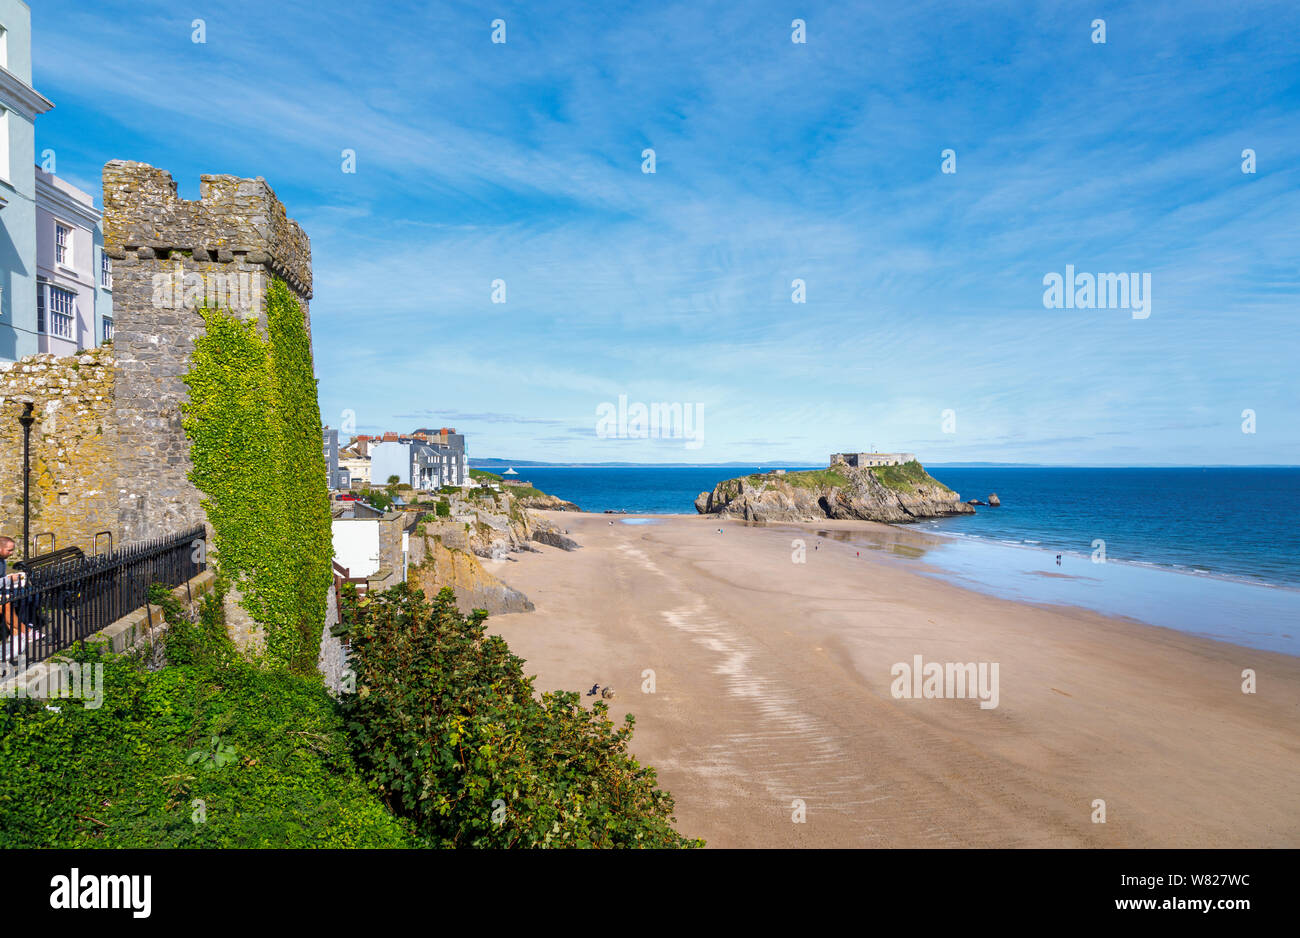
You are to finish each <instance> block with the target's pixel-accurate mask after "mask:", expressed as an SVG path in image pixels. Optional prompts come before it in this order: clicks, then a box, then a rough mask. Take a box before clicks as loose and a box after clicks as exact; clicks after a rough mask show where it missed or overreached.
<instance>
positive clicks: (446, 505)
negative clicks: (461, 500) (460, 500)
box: [435, 498, 451, 518]
mask: <svg viewBox="0 0 1300 938" xmlns="http://www.w3.org/2000/svg"><path fill="white" fill-rule="evenodd" d="M435 510H436V511H437V514H438V517H439V518H450V517H451V503H450V502H448V501H447V499H445V498H440V499H438V505H437V508H436V509H435Z"/></svg>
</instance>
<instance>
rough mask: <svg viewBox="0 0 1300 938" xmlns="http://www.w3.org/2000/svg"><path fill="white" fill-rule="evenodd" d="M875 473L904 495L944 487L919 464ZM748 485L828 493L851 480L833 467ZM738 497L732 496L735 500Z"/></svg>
mask: <svg viewBox="0 0 1300 938" xmlns="http://www.w3.org/2000/svg"><path fill="white" fill-rule="evenodd" d="M871 472H872V473H873V474H874V475H875V477H876V478H877V479H879V480H880V482H881V483H882V484H883V485H887V486H888V487H889V488H892V489H897V490H899V491H903V492H911V491H914V490H915V488H916V486H918V485H938V486H942V485H943V483H942V482H940V481H938V480H937V479H935V478H934V477H933V476H931V475H930V474H929V473H928V472H926V471H925V469H924V468H923V467H922V466H921V464H920V463H919V462H917V461H916V460H915V459H913V460H912V461H911V462H907V463H904V464H903V465H901V466H872V467H871ZM745 479H746V481H747V482H749V483H750V484H753V485H758V484H762V483H765V482H785V483H787V484H789V485H792V486H794V487H795V488H804V489H826V488H841V487H843V486H846V485H848V484H849V478H848V476H846V475H845V474H844V470H843V469H841V468H839V467H837V466H832V467H831V468H829V469H808V470H805V471H803V472H787V473H786V474H785V475H781V476H778V475H773V474H768V473H755V474H753V475H749V476H746V477H745ZM735 494H737V493H730V495H731V497H735Z"/></svg>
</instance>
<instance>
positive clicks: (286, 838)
mask: <svg viewBox="0 0 1300 938" xmlns="http://www.w3.org/2000/svg"><path fill="white" fill-rule="evenodd" d="M214 608H216V609H220V604H219V602H218V603H217V604H216V605H215V607H214ZM183 618H184V616H183V615H182V614H181V613H180V611H179V607H178V606H176V605H174V604H173V606H172V608H170V609H169V610H168V622H169V625H168V631H169V633H170V632H171V631H172V630H173V629H176V627H177V625H178V624H179V623H180V620H181V619H183ZM210 624H211V623H209V624H208V625H210ZM191 625H193V626H194V627H195V628H194V630H191V633H192V634H191V638H190V639H186V640H184V641H181V642H177V643H175V644H173V643H170V642H169V645H168V652H169V654H170V653H172V652H175V651H177V650H180V649H187V650H188V651H189V653H190V661H189V662H188V663H185V664H170V665H168V666H166V667H164V668H162V669H161V670H157V671H148V670H146V669H145V668H144V667H143V666H142V665H141V664H140V663H139V662H137V661H135V660H133V659H131V658H129V657H127V656H108V657H100V653H99V652H97V651H95V650H91V649H86V648H84V647H80V648H77V649H75V650H74V651H73V654H72V657H73V658H77V659H81V660H83V661H86V662H88V663H92V664H100V665H102V666H103V683H102V685H101V686H102V689H103V699H102V705H101V706H100V707H98V708H96V709H88V708H86V707H84V706H83V704H82V702H81V701H76V700H54V701H50V703H51V704H52V705H53V706H56V707H58V710H57V712H56V711H55V710H51V709H47V708H46V706H44V704H45V703H46V701H38V700H28V699H5V700H0V778H3V779H4V784H3V785H0V847H96V846H102V847H312V846H322V847H400V846H412V845H414V844H415V843H416V841H415V840H414V839H413V838H412V836H411V835H410V833H409V832H408V829H407V825H406V824H405V823H404V822H402V821H400V820H398V819H397V818H395V817H393V815H392V814H391V812H389V811H388V809H387V808H386V807H385V806H384V804H383V802H382V801H381V800H380V799H379V797H378V796H377V795H376V793H375V792H374V791H373V790H372V789H370V788H369V787H368V786H367V784H366V782H365V780H364V778H363V776H362V775H361V774H360V773H359V772H358V771H357V767H356V765H355V763H354V761H353V759H352V756H351V754H350V752H349V744H348V740H347V737H346V734H345V732H344V731H343V726H342V722H341V720H340V717H339V714H338V711H337V709H336V706H335V704H334V702H333V701H332V700H331V699H330V697H329V695H328V694H327V693H326V691H325V690H324V687H323V686H322V684H321V682H320V680H319V679H315V680H313V679H312V678H309V677H303V676H299V675H296V674H293V673H290V672H288V671H286V670H284V669H273V670H267V669H260V668H258V667H255V666H254V665H253V664H251V663H249V662H247V661H244V660H242V659H240V658H239V657H238V656H230V657H228V656H227V655H226V654H225V652H224V651H218V650H216V649H215V648H214V644H213V643H212V642H211V641H210V636H208V637H206V638H202V639H199V640H195V639H194V637H193V636H194V635H195V634H199V633H201V632H203V631H204V630H205V629H206V628H207V627H208V626H207V625H202V624H200V623H191Z"/></svg>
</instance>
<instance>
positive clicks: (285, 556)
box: [182, 280, 333, 673]
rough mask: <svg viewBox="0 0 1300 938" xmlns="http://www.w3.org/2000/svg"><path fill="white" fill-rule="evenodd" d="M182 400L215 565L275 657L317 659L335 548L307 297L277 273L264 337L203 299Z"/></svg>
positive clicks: (291, 661) (292, 662) (280, 662)
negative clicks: (300, 297)
mask: <svg viewBox="0 0 1300 938" xmlns="http://www.w3.org/2000/svg"><path fill="white" fill-rule="evenodd" d="M201 314H202V316H203V319H204V322H205V323H206V331H205V333H204V334H203V335H201V336H199V338H198V339H197V340H196V341H195V343H194V355H193V360H192V366H191V369H190V372H189V374H187V375H185V377H184V379H183V380H184V382H185V384H186V386H187V387H188V388H189V392H190V400H189V402H188V403H186V404H184V405H183V408H182V409H183V412H184V415H185V424H184V425H185V432H186V433H187V434H188V435H189V438H190V457H191V459H192V460H193V462H194V468H193V470H192V471H191V473H190V479H191V480H192V481H193V482H194V484H195V485H196V486H197V487H198V488H199V490H200V491H201V492H203V494H204V498H203V501H202V504H203V507H204V509H205V510H206V511H207V515H208V521H209V522H210V523H211V524H212V527H213V531H214V541H215V543H214V548H215V550H214V558H215V560H216V562H217V565H218V567H219V568H220V569H221V570H222V571H223V573H224V574H225V575H226V576H228V577H229V578H230V579H231V580H232V581H233V582H234V583H235V585H237V586H238V587H239V590H240V593H241V594H242V596H243V606H244V608H245V609H247V610H248V612H249V614H250V615H251V616H252V617H253V619H254V620H255V621H257V622H258V623H259V624H260V625H261V626H262V628H263V629H264V630H265V634H266V654H267V659H268V661H269V662H270V663H272V664H274V665H277V666H283V667H288V668H290V669H292V670H295V671H297V672H300V673H305V672H308V671H311V670H314V668H315V666H316V658H317V655H318V653H319V649H320V630H321V623H322V622H323V621H324V619H325V595H326V593H327V591H328V590H329V585H330V581H331V568H330V559H331V555H332V553H333V550H332V547H331V535H330V505H329V492H328V489H327V487H326V480H325V459H324V456H323V454H322V452H321V446H320V432H321V419H320V407H319V405H318V404H317V400H316V380H315V377H314V375H313V374H312V359H311V342H310V339H309V338H308V335H307V330H306V327H305V325H304V322H303V314H302V308H301V307H300V306H299V305H298V301H297V300H296V299H295V298H294V296H293V294H292V293H290V292H289V288H288V287H286V286H285V285H284V284H283V283H282V282H280V281H279V280H273V281H272V282H271V285H270V288H269V289H268V291H267V296H266V316H267V337H266V339H263V338H262V336H261V335H260V334H259V332H258V330H257V324H256V322H255V321H253V320H248V319H243V318H241V317H239V316H236V315H234V314H232V313H231V312H229V311H228V310H219V309H211V308H206V307H205V308H204V309H203V310H201Z"/></svg>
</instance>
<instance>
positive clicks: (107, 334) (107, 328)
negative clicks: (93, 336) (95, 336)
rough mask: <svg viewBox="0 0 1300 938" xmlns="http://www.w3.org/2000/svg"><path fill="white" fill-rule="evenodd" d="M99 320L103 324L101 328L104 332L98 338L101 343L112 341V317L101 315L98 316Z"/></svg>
mask: <svg viewBox="0 0 1300 938" xmlns="http://www.w3.org/2000/svg"><path fill="white" fill-rule="evenodd" d="M100 322H102V323H103V324H104V325H103V326H102V327H101V328H102V330H103V333H104V337H103V338H102V339H101V340H100V342H101V343H103V342H112V341H113V317H112V316H102V317H100Z"/></svg>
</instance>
